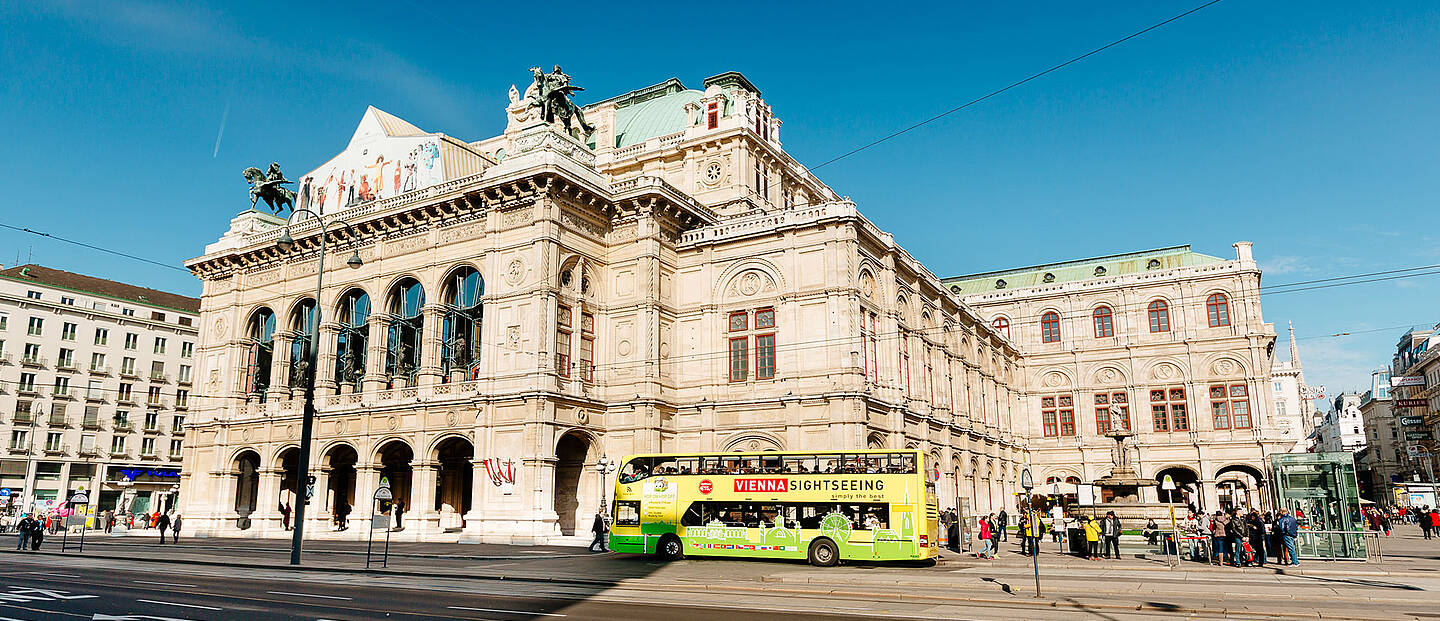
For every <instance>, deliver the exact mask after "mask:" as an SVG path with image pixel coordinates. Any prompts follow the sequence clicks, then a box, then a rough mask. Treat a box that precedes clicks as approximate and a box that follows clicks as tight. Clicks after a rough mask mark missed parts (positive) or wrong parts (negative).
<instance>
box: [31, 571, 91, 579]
mask: <svg viewBox="0 0 1440 621" xmlns="http://www.w3.org/2000/svg"><path fill="white" fill-rule="evenodd" d="M25 573H27V574H35V575H37V576H58V577H61V578H79V577H80V576H77V575H75V574H57V573H53V572H49V571H27V572H25Z"/></svg>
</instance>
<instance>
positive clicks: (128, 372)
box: [120, 369, 140, 379]
mask: <svg viewBox="0 0 1440 621" xmlns="http://www.w3.org/2000/svg"><path fill="white" fill-rule="evenodd" d="M120 377H123V378H125V379H140V376H139V375H137V374H136V373H135V369H120Z"/></svg>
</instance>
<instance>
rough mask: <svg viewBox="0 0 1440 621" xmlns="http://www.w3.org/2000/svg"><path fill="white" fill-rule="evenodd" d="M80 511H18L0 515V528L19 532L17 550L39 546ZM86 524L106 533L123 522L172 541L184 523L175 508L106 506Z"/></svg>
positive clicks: (173, 541)
mask: <svg viewBox="0 0 1440 621" xmlns="http://www.w3.org/2000/svg"><path fill="white" fill-rule="evenodd" d="M74 515H80V514H79V513H76V512H74V511H72V510H70V509H68V508H66V507H64V506H63V505H62V506H60V507H56V508H54V509H51V510H49V511H46V512H44V513H43V514H30V513H22V514H19V515H0V532H12V531H13V532H15V533H16V534H18V535H19V537H18V539H19V541H18V542H17V544H16V547H15V549H17V550H24V549H30V550H39V549H40V545H41V544H42V543H43V542H44V540H45V536H46V535H47V534H48V535H55V534H58V533H59V532H60V531H62V530H64V529H65V528H66V525H65V521H66V519H67V518H69V517H71V516H74ZM87 521H88V522H89V526H88V528H95V529H100V530H102V531H104V532H106V533H113V532H114V531H115V528H116V527H117V526H123V527H125V528H126V529H127V530H136V529H139V530H154V531H157V532H158V533H159V535H160V543H165V540H166V538H167V536H168V537H169V539H170V541H171V542H172V543H180V529H181V526H182V523H183V520H182V519H181V517H180V515H179V514H177V513H175V512H173V511H172V512H169V513H162V512H160V511H155V512H153V513H135V512H133V511H120V512H117V511H113V510H108V509H107V510H105V511H101V512H100V513H98V514H95V515H94V516H93V517H92V520H87Z"/></svg>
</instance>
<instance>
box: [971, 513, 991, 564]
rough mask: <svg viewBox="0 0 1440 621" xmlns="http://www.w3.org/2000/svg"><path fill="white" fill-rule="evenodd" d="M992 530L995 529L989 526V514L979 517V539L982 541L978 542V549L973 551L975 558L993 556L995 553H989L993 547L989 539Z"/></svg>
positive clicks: (989, 557)
mask: <svg viewBox="0 0 1440 621" xmlns="http://www.w3.org/2000/svg"><path fill="white" fill-rule="evenodd" d="M994 531H995V529H994V528H992V527H991V526H990V516H988V515H987V516H985V517H982V518H980V541H981V542H982V543H981V544H980V545H981V548H980V551H979V552H976V553H975V558H984V559H993V558H995V555H994V554H992V553H991V551H992V550H993V549H994V548H993V547H992V546H993V545H994V543H993V542H991V540H990V537H991V535H994V534H995V532H994Z"/></svg>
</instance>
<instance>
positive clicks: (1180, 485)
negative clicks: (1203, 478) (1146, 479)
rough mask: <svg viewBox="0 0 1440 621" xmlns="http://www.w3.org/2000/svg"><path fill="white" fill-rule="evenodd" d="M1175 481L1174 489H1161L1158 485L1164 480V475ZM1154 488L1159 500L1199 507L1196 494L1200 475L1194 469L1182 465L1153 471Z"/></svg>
mask: <svg viewBox="0 0 1440 621" xmlns="http://www.w3.org/2000/svg"><path fill="white" fill-rule="evenodd" d="M1166 476H1169V477H1170V480H1172V481H1174V482H1175V490H1174V491H1169V490H1165V489H1161V488H1160V485H1161V484H1163V483H1164V482H1165V477H1166ZM1155 484H1156V485H1155V489H1156V493H1157V498H1158V499H1159V502H1168V503H1178V504H1183V505H1187V506H1189V507H1190V508H1191V509H1192V510H1193V509H1198V508H1199V503H1198V502H1196V496H1197V495H1198V493H1199V490H1200V475H1199V474H1197V473H1196V472H1195V471H1194V470H1191V469H1190V468H1186V467H1184V466H1170V467H1168V468H1164V469H1161V470H1160V471H1159V472H1156V473H1155Z"/></svg>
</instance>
